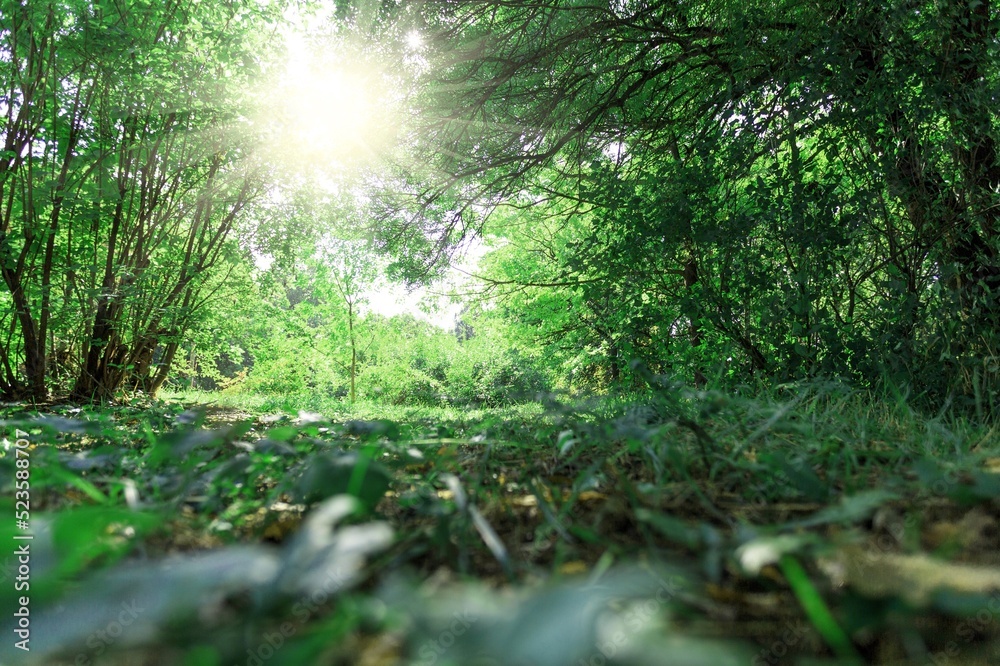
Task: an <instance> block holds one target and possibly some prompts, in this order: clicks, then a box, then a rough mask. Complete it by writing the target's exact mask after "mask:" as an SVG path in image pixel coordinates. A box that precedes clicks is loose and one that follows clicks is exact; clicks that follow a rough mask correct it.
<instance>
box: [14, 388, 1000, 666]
mask: <svg viewBox="0 0 1000 666" xmlns="http://www.w3.org/2000/svg"><path fill="white" fill-rule="evenodd" d="M192 406H194V407H195V408H196V409H194V411H186V410H189V409H190V408H191V407H192ZM60 409H61V410H62V413H59V414H48V415H41V416H40V415H38V414H35V413H32V412H23V411H17V410H14V409H13V408H12V410H11V411H10V412H9V413H8V414H7V419H8V420H7V421H6V426H5V427H6V431H7V437H8V438H11V437H12V435H13V433H14V429H15V428H19V429H21V430H22V431H28V432H29V433H30V436H29V439H30V440H31V443H30V448H29V449H28V450H30V454H29V455H30V460H31V465H32V467H31V507H32V512H33V514H32V526H33V528H34V529H36V530H38V531H39V533H40V535H41V536H39V537H38V539H37V541H35V542H34V543H35V544H36V546H37V548H36V550H34V551H33V553H34V555H33V557H35V558H38V561H40V564H39V565H38V566H37V567H36V568H35V569H33V573H32V576H33V579H32V585H33V587H32V590H33V594H35V591H36V590H37V595H38V597H37V601H36V598H35V597H33V598H32V604H33V606H32V613H33V618H34V620H33V622H34V623H35V624H34V626H35V633H34V636H35V637H37V638H38V641H37V643H36V645H37V649H34V650H33V656H32V658H35V659H37V660H38V661H35V662H30V661H29V662H28V663H53V664H58V663H74V659H76V658H77V657H79V655H81V654H82V655H83V658H84V660H87V659H90V660H93V662H94V663H109V664H119V663H120V664H124V663H130V664H131V663H141V664H147V663H148V664H159V663H170V664H173V663H178V664H231V663H241V664H242V663H255V662H254V661H253V660H254V659H258V660H259V661H261V663H263V662H265V661H266V662H267V663H269V664H286V663H287V664H302V663H310V664H312V663H316V664H326V663H329V664H339V663H379V664H382V663H384V664H389V663H424V664H429V663H438V664H476V663H483V664H485V663H504V664H507V663H509V664H515V663H532V664H551V665H557V664H579V663H621V664H646V663H660V661H661V660H662V657H661V655H662V654H663V651H664V650H669V651H670V653H671V654H672V655H674V657H673V659H675V660H676V663H706V664H725V663H733V664H762V663H766V664H779V663H782V664H784V663H789V664H791V663H803V664H804V663H810V664H852V663H878V664H911V663H955V664H975V663H984V664H985V663H995V661H996V658H997V656H998V655H1000V640H998V637H1000V624H998V623H997V622H996V621H995V619H994V616H995V615H996V613H997V612H998V611H1000V602H998V598H1000V597H997V596H996V594H997V593H996V590H1000V557H998V556H997V555H996V553H997V552H1000V522H998V501H997V498H998V497H1000V474H998V473H997V472H998V471H1000V442H998V438H997V432H996V429H995V427H993V426H990V425H983V424H978V423H976V422H974V421H971V420H969V419H964V418H960V417H957V416H955V415H953V414H951V413H949V412H942V413H937V414H930V415H926V414H921V413H919V412H917V411H916V410H913V409H911V408H910V407H909V405H908V404H907V403H906V402H905V401H903V400H893V401H885V400H878V399H875V398H873V397H871V396H868V395H865V394H862V393H857V392H853V391H850V390H848V389H846V388H844V387H842V386H839V385H836V384H829V383H826V384H824V383H812V384H798V385H790V386H784V387H780V388H778V389H775V390H774V391H772V392H770V393H767V394H762V395H757V396H754V397H747V396H740V395H734V394H726V393H722V392H717V391H703V392H698V391H691V390H688V389H685V388H684V387H681V386H664V387H661V388H660V389H658V390H657V391H654V392H650V393H647V394H636V395H628V396H617V397H607V396H605V397H595V398H591V399H579V398H578V399H574V400H568V399H566V398H561V397H558V396H553V397H550V398H547V399H546V400H545V401H544V404H539V403H532V404H526V405H518V406H513V407H509V408H504V409H493V410H490V409H482V410H467V409H462V408H458V407H446V408H439V407H406V406H386V405H379V404H371V403H358V404H355V405H350V404H345V403H343V402H330V401H320V400H318V399H314V400H313V401H312V402H310V401H308V400H305V399H301V398H300V397H281V398H276V397H273V396H253V395H226V394H214V393H213V394H206V393H172V394H165V395H164V396H163V399H162V400H161V401H159V402H157V403H154V404H149V405H139V404H136V405H132V406H124V407H119V408H114V409H104V410H94V409H88V410H82V411H80V410H74V409H71V408H68V407H64V408H60ZM15 411H17V413H15ZM54 416H60V417H62V419H63V420H59V419H55V418H53V417H54ZM12 451H13V449H10V448H9V449H8V452H7V455H6V456H5V457H3V458H0V468H2V469H3V472H2V476H0V484H4V485H2V487H3V489H4V492H5V495H7V496H13V489H12V485H11V484H12V483H13V479H15V474H16V469H17V467H16V464H17V463H16V459H15V458H14V455H16V452H15V454H14V455H12V453H11V452H12ZM343 495H347V496H350V497H354V498H355V499H354V500H353V501H354V504H351V503H350V501H348V500H346V499H344V498H343ZM10 508H11V511H12V512H13V510H14V507H13V506H11V507H10ZM10 529H11V530H14V528H10ZM45 534H48V535H49V536H48V537H45V536H44V535H45ZM43 537H44V538H43ZM46 539H48V543H49V545H48V546H46V545H45V544H46V543H47V542H46ZM46 548H48V550H46ZM165 562H169V563H170V564H169V566H166V565H165V564H164V563H165ZM113 564H114V565H115V566H114V567H112V565H113ZM116 567H118V568H116ZM178 571H181V572H185V573H184V578H183V581H184V582H183V583H180V582H178V581H179V580H180V579H179V578H178V576H180V575H181V574H180V573H177V572H178ZM227 572H237V575H231V574H230V573H227ZM9 578H12V576H9ZM137 581H138V582H137ZM109 589H110V590H118V592H113V593H109V592H107V590H109ZM123 590H126V591H127V592H123ZM498 591H499V592H501V594H499V595H498V594H497V592H498ZM129 595H131V597H134V598H135V599H136V600H137V602H141V603H140V605H142V606H143V607H145V608H147V610H146V611H144V612H143V615H142V616H141V618H139V619H136V621H135V625H134V626H132V627H131V628H128V627H125V628H121V629H122V631H121V633H120V638H116V639H115V640H114V641H113V642H109V643H107V644H106V645H104V644H103V643H102V647H103V648H104V649H101V650H98V649H96V648H94V647H93V643H94V642H95V641H94V640H90V647H88V639H92V637H93V636H95V635H98V633H96V632H101V631H103V630H106V626H105V625H108V623H109V622H114V621H115V620H114V619H113V617H112V615H111V612H112V611H113V610H114V609H115V608H117V607H118V606H119V605H120V604H121V603H123V602H124V601H127V600H124V599H122V597H123V596H129ZM0 596H3V602H4V603H11V604H15V605H16V601H17V599H16V594H15V592H14V590H13V589H12V587H11V586H10V585H8V586H7V587H6V588H4V589H0ZM57 605H61V608H62V610H57ZM67 609H68V610H67ZM74 609H79V610H78V611H74ZM94 609H98V610H97V611H95V610H94ZM100 609H109V610H108V611H107V614H104V615H102V611H101V610H100ZM74 612H77V615H76V616H74V615H73V613H74ZM67 613H68V614H69V615H67ZM108 618H111V619H108ZM102 623H103V624H102ZM65 626H74V627H78V628H79V629H78V631H77V632H76V633H75V634H73V633H72V632H67V631H65V630H62V629H60V630H58V631H57V630H56V628H60V627H65ZM46 632H48V635H46ZM275 632H277V633H275ZM268 636H270V637H271V639H272V640H271V641H270V642H268V639H267V637H268ZM262 641H263V642H262ZM279 642H280V645H275V643H279ZM3 649H7V648H3ZM264 653H268V656H267V657H266V658H265V657H264ZM10 654H14V653H10ZM10 654H8V653H4V652H0V662H3V663H6V662H7V660H8V659H9V658H10ZM16 656H17V657H18V658H23V655H20V654H17V655H16ZM491 660H492V661H491ZM602 660H603V661H602ZM15 663H21V662H15ZM88 663H90V662H88ZM672 663H673V662H672Z"/></svg>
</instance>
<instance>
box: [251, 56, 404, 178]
mask: <svg viewBox="0 0 1000 666" xmlns="http://www.w3.org/2000/svg"><path fill="white" fill-rule="evenodd" d="M272 91H273V94H274V97H273V98H272V99H271V102H270V103H269V104H268V109H267V110H266V114H267V116H268V123H269V125H270V126H271V127H272V128H273V129H274V130H275V132H274V135H273V136H272V137H271V142H272V144H273V145H271V146H270V151H269V152H271V153H272V154H273V155H274V156H275V157H276V159H277V160H279V161H280V162H281V163H283V164H285V165H286V166H293V167H294V168H297V169H302V168H305V169H308V170H310V171H315V170H324V171H328V170H342V169H344V168H346V167H349V166H352V165H357V164H360V163H363V162H366V161H368V160H369V159H371V158H372V157H374V156H376V155H377V154H378V153H379V152H380V151H381V150H383V149H384V148H385V147H386V146H387V145H388V144H389V143H390V140H391V138H392V134H393V123H392V121H391V113H390V108H389V107H390V106H391V103H390V102H389V101H388V100H389V96H388V95H387V94H386V83H385V81H384V80H383V79H382V77H381V76H380V73H379V72H378V71H377V70H375V69H373V68H371V67H368V66H366V65H365V64H363V63H362V62H360V61H358V62H352V61H351V60H350V59H349V58H347V57H346V56H344V55H342V54H333V53H327V54H317V53H313V52H309V51H307V50H305V49H304V48H302V47H293V48H292V49H291V51H290V53H289V56H288V60H287V62H286V66H285V68H284V71H283V72H282V73H281V75H280V80H279V81H277V82H276V83H275V85H274V86H273V88H272Z"/></svg>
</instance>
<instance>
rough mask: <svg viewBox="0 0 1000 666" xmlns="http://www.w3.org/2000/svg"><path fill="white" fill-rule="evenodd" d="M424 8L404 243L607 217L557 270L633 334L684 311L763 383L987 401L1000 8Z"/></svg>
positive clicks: (698, 344) (710, 347) (713, 351)
mask: <svg viewBox="0 0 1000 666" xmlns="http://www.w3.org/2000/svg"><path fill="white" fill-rule="evenodd" d="M422 7H423V8H424V9H423V11H424V15H425V20H426V21H427V22H428V23H429V24H431V25H433V26H436V27H437V30H438V32H436V33H434V38H433V39H432V40H431V42H432V43H436V44H439V45H440V48H439V50H438V51H437V52H436V54H437V59H435V58H434V57H433V55H432V56H428V58H429V60H430V61H431V62H432V63H433V65H432V66H431V67H429V68H428V70H429V71H430V72H432V74H431V76H433V79H432V80H431V81H430V82H429V83H428V85H427V86H426V93H425V96H424V100H425V102H424V108H423V112H424V115H423V118H425V119H426V124H425V127H424V135H423V140H418V141H417V144H416V148H415V153H416V155H417V158H416V159H417V162H418V163H419V164H420V165H421V167H420V170H419V177H418V175H417V174H416V173H415V174H414V175H413V176H412V177H411V179H410V181H409V182H410V183H411V193H412V197H413V198H412V199H411V200H410V201H409V202H406V201H405V200H401V199H399V198H396V199H394V200H391V201H389V202H388V204H387V206H386V213H385V215H384V218H385V221H386V222H387V223H388V225H387V227H386V232H385V237H386V238H387V239H388V240H387V242H389V243H391V240H392V239H399V238H406V237H407V236H406V234H405V233H404V231H405V230H409V231H410V233H411V236H416V237H418V238H419V237H424V238H428V239H432V240H433V239H436V242H437V243H438V245H442V244H448V243H453V242H455V241H457V240H459V239H461V238H463V237H465V236H466V235H467V234H468V233H470V231H481V230H483V229H488V228H489V227H488V224H489V220H490V216H489V213H490V211H491V210H493V209H494V207H495V206H496V205H498V204H500V203H502V202H505V201H513V202H514V203H515V204H518V205H522V206H523V205H524V202H525V201H532V200H536V201H537V200H548V201H562V202H566V205H565V206H563V209H564V210H565V211H566V212H567V219H570V218H572V217H573V216H578V215H580V214H582V213H586V214H587V215H588V216H590V219H591V220H592V223H591V225H590V232H589V233H588V238H586V239H584V240H583V241H582V242H581V243H580V244H579V245H578V251H577V252H576V253H575V256H573V257H567V259H566V260H565V262H563V263H561V268H562V270H563V273H562V274H561V276H560V277H561V278H567V279H571V280H580V279H583V280H587V281H588V282H587V285H589V287H588V288H589V289H591V290H592V291H593V290H598V289H599V290H600V291H602V292H603V293H606V294H608V295H609V296H611V298H613V299H614V300H615V302H616V303H618V304H619V306H618V307H620V308H621V310H620V312H618V313H616V314H617V315H618V317H617V318H618V319H619V322H618V323H617V324H615V325H614V326H613V332H614V334H615V337H616V339H617V338H621V337H622V334H625V338H627V337H628V334H627V333H626V331H628V327H629V326H630V324H628V323H627V322H635V321H636V320H637V318H638V319H642V318H643V317H642V316H641V313H643V312H648V311H649V307H648V303H649V302H654V303H668V302H669V303H670V304H671V305H670V306H669V307H666V308H658V310H659V312H657V313H656V314H655V315H653V316H654V317H655V318H656V322H655V324H652V326H655V327H656V330H657V331H658V333H657V335H658V336H659V337H663V336H664V335H665V333H664V332H665V331H674V330H676V325H677V324H680V325H682V326H683V327H685V328H686V329H687V334H686V335H687V337H688V347H689V348H691V349H692V350H694V351H692V352H691V353H692V354H693V355H694V356H702V357H704V356H706V355H708V356H709V357H711V358H712V359H714V361H715V365H716V366H717V367H721V365H723V361H724V359H726V358H728V357H730V356H732V355H733V354H735V355H736V356H737V357H738V358H739V359H740V363H741V364H742V366H743V367H744V368H745V370H744V371H743V375H744V376H746V374H747V373H749V372H755V373H763V374H767V375H771V376H775V377H791V378H794V377H801V376H808V375H810V374H816V373H830V372H834V373H838V374H844V373H853V374H854V376H856V377H858V378H861V379H863V380H865V381H872V380H873V378H875V377H878V376H884V377H887V378H888V379H889V380H890V381H893V382H900V383H909V384H915V385H919V386H927V387H930V388H931V390H932V391H934V392H936V394H937V396H938V397H939V398H941V397H944V396H945V395H946V394H948V393H949V392H955V391H957V392H959V393H967V394H972V393H973V392H974V391H973V387H972V386H971V380H970V378H971V377H972V376H974V374H975V373H974V372H973V371H974V370H975V369H976V368H981V366H982V363H983V359H984V358H986V357H989V356H990V355H991V354H992V353H993V352H992V350H995V349H996V347H997V342H998V341H997V340H996V339H995V335H994V334H993V331H995V330H996V323H997V317H998V315H1000V301H998V300H997V298H996V294H997V286H998V285H997V280H998V268H1000V264H998V258H997V257H998V255H997V252H998V245H997V243H998V241H997V220H996V214H997V210H998V209H997V206H996V191H997V188H998V184H1000V183H998V180H997V179H998V177H1000V165H998V164H997V156H996V150H995V144H996V132H997V118H996V106H995V104H994V103H993V98H994V97H995V92H996V91H995V86H996V81H997V80H998V77H997V75H998V72H997V58H996V57H995V55H994V54H995V46H996V43H995V34H996V27H997V10H996V8H995V7H994V6H993V5H992V4H991V3H988V2H982V3H980V2H975V3H946V4H940V3H929V2H906V3H903V2H900V3H894V4H892V5H890V6H888V7H887V6H885V5H884V3H871V2H862V3H844V2H840V1H834V0H831V1H829V2H820V3H812V4H809V5H803V4H801V3H794V2H779V3H771V2H768V3H750V4H747V3H705V2H697V3H683V4H677V3H673V2H644V3H639V2H636V3H632V2H626V3H619V4H614V5H595V4H593V3H577V2H564V1H557V0H549V1H545V2H530V3H529V2H519V1H514V2H506V1H505V2H493V1H491V0H483V1H482V2H471V3H459V4H456V3H424V4H422ZM453 44H457V45H458V46H456V47H454V48H444V45H453ZM435 67H436V68H435ZM425 165H431V166H430V167H429V168H428V167H427V166H425ZM428 175H430V176H435V175H437V176H439V177H436V178H430V179H428ZM570 204H572V205H570ZM525 217H529V215H528V214H527V213H526V214H525ZM494 219H496V218H494ZM423 256H424V257H425V258H433V257H434V256H436V255H435V253H424V255H423ZM595 270H596V271H597V272H596V273H595ZM599 276H603V277H601V279H597V278H598V277H599ZM678 278H680V279H678ZM591 280H593V281H592V282H591ZM677 286H680V287H681V288H680V289H677ZM650 287H652V289H651V288H650ZM616 290H617V292H618V293H616ZM642 294H646V301H642ZM640 303H641V305H640ZM652 326H650V327H648V328H649V330H652ZM629 353H634V352H631V351H630V352H629ZM942 358H943V359H945V360H946V362H947V363H951V364H953V370H954V372H951V373H950V377H951V379H949V378H942V375H941V373H940V372H939V368H940V365H939V364H940V359H942ZM697 363H699V362H696V366H695V367H693V372H694V373H697V372H700V371H701V368H699V367H697ZM981 374H982V373H981V372H980V375H981ZM695 376H696V375H695ZM953 379H954V380H955V381H953ZM996 388H997V386H993V387H992V389H991V390H995V389H996Z"/></svg>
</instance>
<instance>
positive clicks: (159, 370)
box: [0, 0, 276, 400]
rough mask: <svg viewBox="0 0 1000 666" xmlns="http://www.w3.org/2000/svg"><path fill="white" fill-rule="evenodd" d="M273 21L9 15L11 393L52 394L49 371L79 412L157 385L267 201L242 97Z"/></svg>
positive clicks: (234, 11) (3, 249)
mask: <svg viewBox="0 0 1000 666" xmlns="http://www.w3.org/2000/svg"><path fill="white" fill-rule="evenodd" d="M275 10H276V7H271V8H266V7H264V6H263V5H257V4H256V3H255V2H253V1H252V0H247V1H246V2H236V3H227V4H226V5H225V6H222V5H208V4H204V3H203V4H198V5H189V4H185V3H179V2H167V3H160V4H158V5H156V6H155V7H154V6H145V5H131V4H125V5H115V4H108V3H103V2H99V3H90V2H58V3H57V2H48V1H43V2H31V3H21V2H13V1H8V2H5V3H4V7H3V12H2V13H3V15H4V16H5V18H9V21H5V24H4V28H3V29H2V30H0V40H2V45H0V54H2V55H0V67H2V70H0V83H2V85H3V93H2V95H3V105H2V106H3V109H4V113H5V119H4V125H3V127H2V138H3V143H4V149H3V153H2V154H0V259H2V261H0V263H2V267H0V272H2V274H3V277H4V284H5V286H6V295H5V296H4V300H6V301H7V303H6V305H7V312H8V314H7V316H6V319H7V321H8V322H9V325H10V326H9V328H8V330H9V331H10V335H9V336H8V337H7V338H6V340H5V341H4V342H3V343H2V344H0V366H2V369H0V374H2V376H3V378H2V380H0V391H2V392H3V393H4V394H6V395H7V396H8V397H18V396H22V397H31V398H34V399H44V398H45V397H46V395H47V393H48V386H47V378H48V377H50V376H52V377H69V376H71V375H74V374H75V380H74V381H73V386H72V393H73V395H74V396H75V397H76V398H78V399H86V400H89V399H106V398H109V397H111V396H113V395H114V394H115V392H116V391H117V390H118V389H119V388H121V387H123V386H125V385H130V386H139V387H141V388H144V389H146V390H148V391H151V392H155V390H156V389H157V388H158V387H159V386H160V385H161V384H162V382H163V380H164V379H165V377H166V374H167V372H168V371H169V367H170V364H171V362H172V359H173V355H174V353H175V352H176V349H177V344H178V341H179V339H180V337H181V336H183V335H184V333H185V332H186V331H187V330H189V328H190V327H191V326H192V325H193V323H194V322H195V320H196V314H197V311H198V308H199V307H201V306H202V305H204V303H205V302H206V298H207V297H208V295H209V293H208V291H210V290H211V287H209V285H210V284H211V273H212V272H213V271H214V270H217V269H219V268H220V267H222V266H223V265H224V264H225V263H226V262H227V261H230V260H231V259H234V258H235V257H236V255H237V254H238V252H239V250H238V248H236V247H235V246H234V244H233V243H232V240H231V239H232V237H233V230H234V229H235V227H236V225H237V223H238V222H239V221H240V219H241V217H242V216H243V214H244V212H245V210H246V208H247V206H248V204H249V203H250V202H251V201H253V200H254V199H255V198H256V197H257V196H258V195H259V194H260V193H261V191H262V182H261V178H260V173H259V169H257V168H256V167H254V166H253V165H252V162H251V161H250V160H248V159H247V156H248V152H249V146H250V145H251V144H250V141H249V138H250V137H249V136H247V135H246V133H245V132H241V131H240V130H239V129H238V127H237V124H236V119H237V117H238V115H239V113H240V111H239V108H238V106H237V94H236V91H237V89H238V88H239V87H240V86H246V85H247V83H248V81H249V80H250V77H252V76H253V72H254V69H255V67H256V65H257V64H258V63H259V60H258V58H260V57H262V56H264V55H265V54H266V53H267V49H266V48H265V47H264V40H265V37H264V33H263V32H262V31H261V30H260V28H261V27H263V26H264V25H266V24H267V22H269V21H272V20H273V18H274V12H275ZM237 63H239V66H238V67H235V66H234V65H236V64H237ZM206 289H207V290H208V291H206ZM161 346H162V347H163V353H162V354H160V357H159V358H160V360H159V362H158V364H156V367H154V364H153V357H154V353H155V352H156V350H157V348H158V347H161ZM50 350H51V352H52V354H51V355H50Z"/></svg>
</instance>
